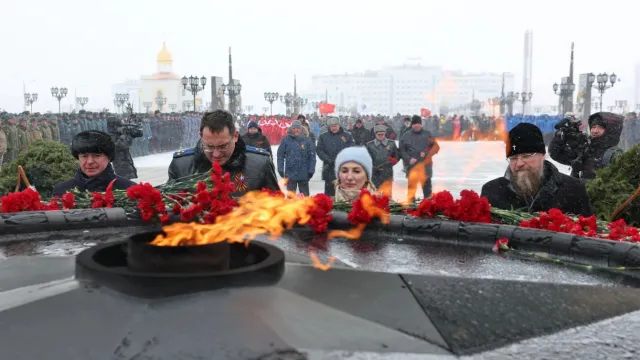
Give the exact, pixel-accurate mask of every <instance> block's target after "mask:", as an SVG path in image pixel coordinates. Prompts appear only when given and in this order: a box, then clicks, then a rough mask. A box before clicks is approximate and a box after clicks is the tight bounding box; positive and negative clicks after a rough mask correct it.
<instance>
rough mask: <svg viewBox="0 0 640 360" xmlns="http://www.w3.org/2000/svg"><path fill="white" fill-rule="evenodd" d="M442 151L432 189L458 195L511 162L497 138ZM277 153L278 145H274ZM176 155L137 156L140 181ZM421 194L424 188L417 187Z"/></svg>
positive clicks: (447, 145)
mask: <svg viewBox="0 0 640 360" xmlns="http://www.w3.org/2000/svg"><path fill="white" fill-rule="evenodd" d="M439 144H440V153H439V154H438V155H436V157H435V158H434V170H433V191H434V192H436V191H441V190H449V191H450V192H451V193H452V194H453V195H454V196H457V195H458V194H459V193H460V191H461V190H464V189H470V190H475V191H477V192H480V190H481V189H482V185H483V184H484V183H486V182H487V181H489V180H491V179H494V178H496V177H499V176H502V175H503V174H504V172H505V170H506V168H507V166H508V163H507V161H506V160H505V148H504V147H505V144H504V143H502V142H495V141H476V142H457V141H451V142H447V141H443V142H439ZM271 148H272V150H273V153H274V154H276V153H277V151H278V146H272V147H271ZM172 158H173V152H167V153H161V154H153V155H149V156H143V157H137V158H135V159H134V163H135V166H136V168H137V169H138V179H136V180H135V181H137V182H150V183H151V184H152V185H160V184H163V183H164V182H166V181H167V178H168V175H167V169H168V167H169V164H170V163H171V159H172ZM552 162H553V163H554V164H555V165H556V166H557V167H558V169H559V170H560V171H561V172H563V173H565V174H568V173H569V167H568V166H564V165H560V164H558V163H555V162H554V161H552ZM321 169H322V162H321V161H320V160H319V159H318V161H317V163H316V173H315V175H314V176H313V178H312V179H311V183H310V188H311V194H316V193H321V192H323V191H324V182H323V181H322V179H321V176H320V173H321ZM394 170H395V171H394V187H393V197H394V198H395V199H402V200H404V199H405V197H406V193H407V179H406V177H405V174H404V172H402V166H401V165H396V166H395V168H394ZM417 195H418V197H421V190H419V191H418V194H417Z"/></svg>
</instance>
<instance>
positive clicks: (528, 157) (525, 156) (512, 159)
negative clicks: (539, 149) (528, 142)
mask: <svg viewBox="0 0 640 360" xmlns="http://www.w3.org/2000/svg"><path fill="white" fill-rule="evenodd" d="M535 154H536V153H530V154H520V155H513V156H510V157H508V158H507V161H508V162H512V163H515V162H518V160H522V161H523V162H527V161H529V160H531V159H533V156H534V155H535Z"/></svg>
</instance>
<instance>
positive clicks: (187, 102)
mask: <svg viewBox="0 0 640 360" xmlns="http://www.w3.org/2000/svg"><path fill="white" fill-rule="evenodd" d="M194 104H195V103H194V102H193V101H191V100H184V101H183V102H182V111H185V109H189V108H191V106H193V105H194Z"/></svg>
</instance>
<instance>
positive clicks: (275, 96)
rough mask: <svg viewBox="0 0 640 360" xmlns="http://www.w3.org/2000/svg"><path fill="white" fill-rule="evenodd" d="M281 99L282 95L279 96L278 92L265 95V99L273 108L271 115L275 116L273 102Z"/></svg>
mask: <svg viewBox="0 0 640 360" xmlns="http://www.w3.org/2000/svg"><path fill="white" fill-rule="evenodd" d="M279 97H280V94H278V93H277V92H266V93H264V99H265V100H266V101H268V102H269V106H270V107H271V115H273V102H274V101H276V100H278V98H279ZM265 112H266V111H265Z"/></svg>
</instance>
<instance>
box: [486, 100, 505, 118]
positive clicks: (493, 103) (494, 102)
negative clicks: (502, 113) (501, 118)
mask: <svg viewBox="0 0 640 360" xmlns="http://www.w3.org/2000/svg"><path fill="white" fill-rule="evenodd" d="M488 102H489V105H490V106H491V110H492V113H493V116H494V117H495V116H496V106H499V105H500V104H501V103H502V100H501V99H500V98H499V97H497V96H496V97H494V98H493V99H489V100H488Z"/></svg>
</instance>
